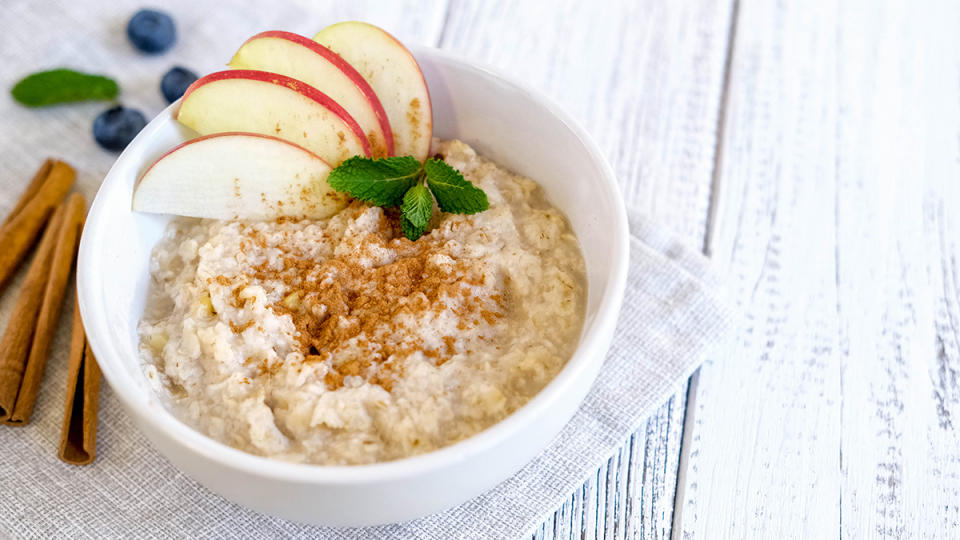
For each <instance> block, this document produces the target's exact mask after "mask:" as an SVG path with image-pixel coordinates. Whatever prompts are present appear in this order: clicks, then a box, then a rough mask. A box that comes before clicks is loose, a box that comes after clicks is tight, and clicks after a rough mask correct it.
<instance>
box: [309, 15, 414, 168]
mask: <svg viewBox="0 0 960 540" xmlns="http://www.w3.org/2000/svg"><path fill="white" fill-rule="evenodd" d="M313 39H314V41H316V42H318V43H320V44H321V45H324V46H325V47H327V48H329V49H330V50H332V51H333V52H335V53H337V54H339V55H340V56H341V57H343V59H344V60H346V61H347V62H349V63H350V65H352V66H353V67H354V68H356V70H357V71H358V72H360V74H361V75H363V77H364V78H365V79H366V80H367V82H368V83H370V86H371V87H372V88H373V90H374V92H376V93H377V96H378V97H379V98H380V102H381V103H382V104H383V108H384V110H386V112H387V117H388V118H389V119H390V127H391V128H392V130H393V142H394V151H395V152H396V155H398V156H407V155H410V156H414V157H416V158H417V159H419V160H420V161H424V160H425V159H427V155H428V154H429V153H430V139H431V137H432V136H433V111H432V109H431V105H430V92H429V91H428V90H427V83H426V81H424V79H423V73H422V72H421V71H420V66H419V64H417V61H416V59H414V58H413V55H412V54H410V51H408V50H407V48H406V47H404V46H403V44H402V43H400V42H399V41H398V40H397V39H396V38H394V37H393V36H391V35H390V34H388V33H387V32H386V31H384V30H383V29H381V28H379V27H377V26H374V25H372V24H367V23H362V22H357V21H348V22H342V23H337V24H334V25H331V26H328V27H326V28H324V29H323V30H321V31H320V32H319V33H318V34H317V35H316V36H314V38H313Z"/></svg>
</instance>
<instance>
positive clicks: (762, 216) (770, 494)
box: [676, 1, 841, 538]
mask: <svg viewBox="0 0 960 540" xmlns="http://www.w3.org/2000/svg"><path fill="white" fill-rule="evenodd" d="M836 18H837V14H836V13H835V12H834V11H833V9H832V8H831V7H830V6H827V5H825V4H817V3H808V2H783V3H771V2H750V1H743V2H741V3H740V5H739V20H738V22H737V33H736V36H735V45H734V54H733V57H732V64H731V70H732V71H731V77H730V86H729V93H728V101H727V104H726V108H725V130H724V133H723V139H722V148H723V154H722V156H721V159H720V162H719V170H718V173H719V176H718V180H719V182H718V189H720V190H722V191H721V192H720V193H719V198H718V201H717V202H718V203H719V206H718V209H717V214H716V222H715V224H714V227H715V229H714V236H713V244H712V246H711V249H712V253H713V256H714V259H715V260H716V261H717V262H718V263H720V264H722V265H725V266H726V267H727V270H728V272H727V275H728V278H729V280H728V281H729V284H730V292H731V293H732V295H733V297H734V298H735V299H736V301H737V303H738V304H739V306H740V307H741V309H742V311H743V321H742V327H741V330H740V337H739V340H738V343H737V344H736V346H735V348H734V350H733V351H731V353H730V354H729V355H726V357H722V361H718V362H716V363H708V364H706V365H705V366H704V367H703V368H701V370H700V376H699V381H698V388H697V394H696V406H695V409H693V414H694V424H693V426H692V427H693V432H692V434H691V435H692V437H691V439H690V444H689V445H687V446H685V448H684V453H686V454H687V457H686V463H687V465H686V470H685V471H684V477H683V478H684V484H683V487H682V488H681V491H680V493H678V512H680V513H681V514H680V516H679V523H680V524H681V526H682V528H681V527H678V529H677V531H676V534H677V535H679V534H680V533H682V534H683V535H684V536H685V537H686V536H691V537H707V536H721V537H731V538H747V537H760V538H791V537H799V536H802V537H810V538H827V537H831V536H835V535H836V534H837V531H838V530H839V528H840V512H839V505H838V504H837V502H838V500H839V496H840V491H839V490H840V481H839V475H838V474H837V471H839V467H840V455H839V448H840V413H839V399H840V376H841V373H840V362H839V351H838V345H839V343H838V338H837V333H836V328H837V322H838V320H837V313H836V305H837V298H838V296H837V287H836V283H835V269H836V265H835V253H834V252H835V237H834V235H835V232H836V217H835V215H834V212H833V206H834V204H833V203H834V200H835V198H836V192H837V185H836V184H837V178H836V171H835V170H834V167H833V164H834V162H835V159H836V148H835V145H834V144H833V141H834V136H833V133H832V130H833V129H835V127H836V121H837V117H838V111H837V110H836V106H835V105H836V77H837V72H838V69H839V68H840V66H839V65H838V62H837V59H836V56H835V53H836V51H835V44H836V28H837V26H836V23H837V21H836Z"/></svg>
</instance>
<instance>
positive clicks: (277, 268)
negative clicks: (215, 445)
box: [231, 214, 506, 391]
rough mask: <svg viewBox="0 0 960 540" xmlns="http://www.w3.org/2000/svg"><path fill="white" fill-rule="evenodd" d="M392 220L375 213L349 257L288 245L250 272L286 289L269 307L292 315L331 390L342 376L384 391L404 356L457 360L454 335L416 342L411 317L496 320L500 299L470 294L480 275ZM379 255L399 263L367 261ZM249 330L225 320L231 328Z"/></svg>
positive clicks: (303, 348) (465, 324) (464, 323)
mask: <svg viewBox="0 0 960 540" xmlns="http://www.w3.org/2000/svg"><path fill="white" fill-rule="evenodd" d="M393 221H394V219H393V216H389V215H386V214H381V215H380V221H379V222H378V223H377V227H376V228H375V232H367V233H362V234H363V235H364V236H363V237H361V238H359V239H358V240H359V241H358V242H357V243H356V246H355V248H354V249H353V250H352V251H351V252H350V253H347V254H344V255H339V256H335V257H332V258H329V259H325V260H319V261H318V260H315V259H313V258H311V257H309V256H307V255H306V254H304V253H301V252H298V251H297V250H296V249H287V250H286V251H285V252H284V253H283V255H281V256H280V257H278V258H274V259H273V260H269V261H267V262H264V263H262V264H260V265H257V266H255V267H254V268H253V271H252V273H251V275H250V276H249V278H250V279H251V280H258V281H261V282H268V281H279V282H281V283H283V284H284V285H285V286H286V288H287V294H286V295H285V296H284V298H283V299H281V300H280V301H278V302H275V303H273V304H272V305H270V306H269V307H270V309H272V310H273V311H275V312H277V313H279V314H287V315H290V317H291V319H292V320H293V323H294V326H295V327H296V330H297V333H296V334H295V337H296V340H297V343H298V345H299V352H301V353H302V354H303V355H304V361H305V362H327V363H328V364H329V371H328V372H327V373H326V375H325V377H324V382H325V383H326V385H327V387H328V388H330V389H337V388H340V387H342V386H343V384H344V378H345V377H348V376H360V377H363V378H365V379H366V380H367V381H368V382H370V383H371V384H376V385H380V386H381V387H383V388H384V389H386V390H387V391H390V390H391V389H392V386H393V383H394V381H395V380H396V378H397V377H399V376H400V375H401V374H402V372H403V360H404V359H405V358H407V357H408V356H410V355H412V354H415V353H421V354H423V355H424V356H425V357H426V358H429V359H431V360H432V361H433V362H434V363H435V364H436V365H441V364H443V363H444V362H446V361H448V360H449V359H450V358H451V357H452V356H453V355H455V354H457V350H456V346H455V343H456V339H455V338H454V337H453V336H442V337H441V338H440V341H441V343H439V344H427V343H424V342H423V339H422V338H419V337H417V332H416V330H417V328H416V325H417V321H420V320H422V319H423V318H424V317H428V316H440V315H441V314H443V313H444V312H447V311H448V310H449V311H452V313H453V314H455V315H456V317H457V319H458V320H457V326H458V328H460V329H467V328H471V327H473V326H476V325H479V324H482V323H483V322H486V324H490V325H492V324H494V323H495V322H496V321H497V319H499V318H501V317H503V311H504V310H505V307H506V306H505V302H504V301H503V298H502V296H500V295H487V296H485V297H478V296H477V295H476V294H475V292H474V291H475V289H474V286H478V285H483V284H484V283H485V281H486V278H485V276H484V274H483V273H482V272H481V271H480V269H478V268H477V267H476V266H475V264H474V263H472V262H471V261H466V260H458V259H456V258H454V257H452V256H451V255H450V253H449V250H448V249H446V248H445V246H444V243H443V242H442V241H441V240H437V239H432V238H430V237H429V235H428V236H425V237H423V238H421V239H420V240H418V241H417V242H411V241H410V240H407V239H406V238H404V237H402V236H401V235H400V233H399V230H398V227H397V225H396V224H395V223H393ZM247 234H248V235H249V236H250V238H251V241H252V243H253V244H255V245H259V244H260V241H262V240H260V239H258V238H257V234H255V232H254V231H247ZM277 247H280V248H281V249H284V246H282V245H281V246H277ZM384 249H386V250H391V251H392V252H394V253H396V255H397V256H396V258H395V259H394V260H393V261H392V262H390V263H388V264H383V265H380V266H376V265H371V264H370V263H369V262H368V261H369V260H370V259H371V256H372V254H373V253H375V252H378V251H380V252H382V251H383V250H384ZM235 296H236V291H235ZM246 326H247V325H244V326H235V325H233V324H231V328H232V329H234V331H238V330H239V331H242V330H243V329H245V328H246ZM238 333H239V332H238ZM357 351H360V352H359V353H358V352H357ZM261 372H264V370H262V369H261Z"/></svg>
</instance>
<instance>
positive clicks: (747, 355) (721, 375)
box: [674, 1, 960, 538]
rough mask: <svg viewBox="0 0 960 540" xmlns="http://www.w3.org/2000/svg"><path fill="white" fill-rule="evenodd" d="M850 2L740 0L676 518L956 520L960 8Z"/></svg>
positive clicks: (701, 531)
mask: <svg viewBox="0 0 960 540" xmlns="http://www.w3.org/2000/svg"><path fill="white" fill-rule="evenodd" d="M838 4H839V5H826V4H821V3H810V2H801V1H787V2H780V3H776V4H774V3H769V2H759V1H743V2H741V4H740V7H739V11H740V13H739V21H738V25H737V28H738V31H737V35H736V44H735V47H734V56H733V63H732V72H731V83H730V89H729V98H728V103H727V106H726V116H725V129H724V133H723V139H722V148H723V154H722V156H721V157H720V164H719V177H718V180H719V182H718V187H719V190H720V191H719V198H718V210H717V214H716V216H717V220H716V228H715V230H714V235H713V239H712V243H711V249H712V251H713V253H714V258H715V259H716V260H718V261H721V262H722V263H723V264H724V265H725V266H726V268H727V270H728V276H729V278H730V284H731V292H732V295H733V296H734V297H735V299H736V301H737V302H738V304H739V305H740V307H741V308H742V310H743V322H742V326H741V330H740V336H739V339H738V340H737V343H736V344H735V345H734V347H733V350H732V351H731V352H730V354H729V355H726V357H725V358H723V360H722V361H718V362H716V363H710V364H707V365H706V366H704V368H702V370H701V374H700V377H699V381H698V383H697V384H698V388H697V389H696V398H695V403H694V404H693V409H692V411H693V415H692V418H691V419H690V420H691V423H690V428H689V429H690V431H689V433H688V434H687V437H688V441H689V443H685V445H684V451H683V452H684V455H683V456H682V460H683V462H684V463H685V465H684V470H683V473H682V476H681V486H680V488H679V491H678V497H677V502H678V507H677V512H678V515H677V524H678V525H677V527H676V528H675V531H674V534H675V535H676V536H678V537H679V536H680V535H682V536H683V537H688V536H689V537H712V536H724V537H774V538H776V537H786V538H790V537H811V538H823V537H832V536H835V535H836V534H837V533H838V531H839V532H840V533H841V535H843V536H849V537H853V538H860V537H878V536H884V537H886V536H889V537H916V538H928V537H956V536H957V535H958V534H960V529H958V521H960V509H958V501H960V492H958V490H960V482H958V479H960V458H958V457H957V448H958V447H960V438H958V434H957V431H956V429H955V428H954V426H953V420H954V418H956V414H957V413H958V412H960V410H958V407H960V385H958V377H957V373H960V353H958V343H960V335H958V330H957V329H958V328H960V324H958V322H960V307H958V289H957V283H958V279H957V277H958V270H957V262H956V261H957V260H958V245H957V238H958V237H960V216H958V213H957V210H956V208H955V203H956V202H957V201H960V197H958V195H960V191H958V188H957V179H958V178H960V151H958V145H957V135H958V128H960V86H958V78H957V71H956V69H957V65H958V64H960V63H958V60H960V58H958V50H960V49H958V47H957V45H958V43H957V37H956V32H955V28H956V25H957V22H960V6H957V5H956V4H955V3H954V4H952V5H951V4H948V3H946V2H943V3H940V4H937V5H936V6H926V9H915V8H914V7H913V6H910V5H908V4H906V3H902V2H896V1H883V2H865V1H857V2H843V3H838ZM951 203H954V204H951Z"/></svg>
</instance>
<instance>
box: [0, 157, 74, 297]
mask: <svg viewBox="0 0 960 540" xmlns="http://www.w3.org/2000/svg"><path fill="white" fill-rule="evenodd" d="M41 170H42V168H41ZM76 176H77V173H76V171H74V170H73V167H71V166H69V165H67V164H66V163H64V162H62V161H55V162H53V164H52V165H51V166H50V171H49V172H48V174H47V176H46V179H45V180H44V181H43V183H41V184H40V185H39V186H38V187H35V188H34V187H33V183H32V182H31V186H30V187H28V188H27V191H28V192H30V191H31V190H33V194H32V196H31V197H30V198H29V201H28V202H26V203H24V204H23V205H22V206H20V205H19V203H18V206H20V207H19V209H18V210H17V212H16V213H15V214H14V215H13V216H12V217H11V218H10V219H9V221H8V222H5V223H4V224H3V225H2V226H0V246H2V249H0V289H2V288H3V287H4V286H5V285H6V283H7V281H8V280H9V279H10V276H12V275H13V273H14V271H15V270H16V269H17V266H19V264H20V261H21V260H23V257H24V256H25V255H26V254H27V252H28V251H29V250H30V246H32V245H33V243H34V242H35V241H36V239H37V236H38V235H39V234H40V230H41V229H42V228H43V225H44V223H46V222H47V219H48V218H49V217H50V215H51V212H53V209H54V208H56V206H57V205H58V204H59V203H60V201H62V200H63V197H64V195H66V194H67V190H69V189H70V186H71V185H72V184H73V179H74V178H76Z"/></svg>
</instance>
